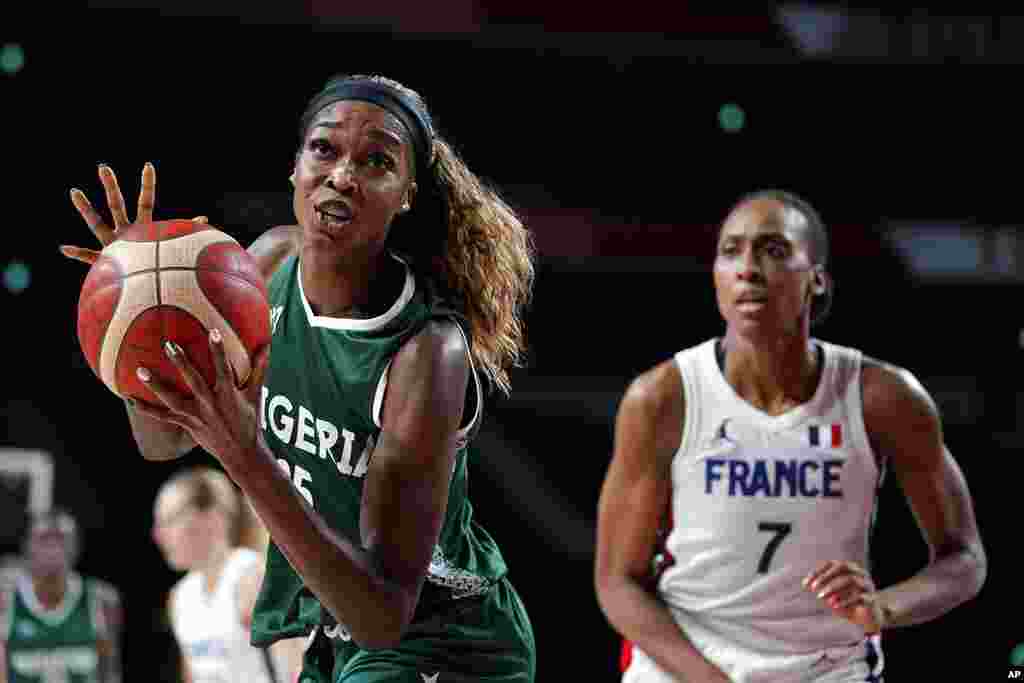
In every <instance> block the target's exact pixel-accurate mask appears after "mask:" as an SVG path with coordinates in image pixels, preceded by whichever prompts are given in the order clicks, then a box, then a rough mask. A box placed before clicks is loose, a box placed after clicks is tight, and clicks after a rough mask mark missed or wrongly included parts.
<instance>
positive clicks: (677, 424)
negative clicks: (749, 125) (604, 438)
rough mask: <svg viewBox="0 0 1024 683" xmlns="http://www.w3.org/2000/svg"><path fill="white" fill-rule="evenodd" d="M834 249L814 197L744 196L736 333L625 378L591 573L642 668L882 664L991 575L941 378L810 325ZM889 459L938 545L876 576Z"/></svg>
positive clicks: (632, 672) (738, 673)
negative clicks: (901, 637)
mask: <svg viewBox="0 0 1024 683" xmlns="http://www.w3.org/2000/svg"><path fill="white" fill-rule="evenodd" d="M827 265H828V235H827V231H826V228H825V225H824V224H823V223H822V221H821V219H820V217H819V216H818V214H817V212H816V211H815V210H814V209H813V208H812V207H811V206H810V205H809V204H807V202H806V201H804V200H802V199H800V198H799V197H796V196H794V195H792V194H789V193H785V192H779V191H773V190H770V191H763V192H758V193H755V194H753V195H751V196H748V197H745V198H744V199H742V200H741V201H740V202H739V203H738V204H737V205H736V206H735V207H734V208H733V210H732V211H731V212H730V213H729V215H728V217H727V219H726V221H725V222H724V224H723V226H722V228H721V230H720V233H719V238H718V245H717V250H716V257H715V266H714V284H715V290H716V293H717V298H718V306H719V310H720V311H721V314H722V317H723V318H724V319H725V322H726V330H725V334H724V336H723V337H721V338H712V339H709V340H707V341H705V342H704V343H702V344H699V345H697V346H695V347H693V348H690V349H686V350H683V351H681V352H679V353H678V354H676V355H675V357H674V358H672V359H670V360H668V361H665V362H663V363H661V364H660V365H658V366H656V367H654V368H653V369H651V370H649V371H648V372H646V373H644V374H643V375H641V376H640V377H639V378H637V379H636V380H635V381H634V382H633V383H632V385H631V386H630V387H629V389H628V391H627V392H626V395H625V397H624V399H623V401H622V404H621V406H620V407H619V412H618V417H617V422H616V433H615V449H614V455H613V458H612V463H611V466H610V467H609V470H608V473H607V475H606V479H605V483H604V488H603V490H602V493H601V500H600V505H599V520H598V527H599V531H598V552H597V562H596V567H595V580H596V586H597V593H598V597H599V600H600V603H601V607H602V608H603V609H604V611H605V614H606V615H607V617H608V619H609V621H610V622H611V624H612V625H613V626H614V627H615V628H616V630H618V632H619V633H621V634H622V635H623V636H624V637H626V638H627V639H629V640H631V641H633V643H635V645H636V647H635V648H633V649H632V652H631V654H632V657H631V660H630V661H629V662H628V667H627V668H626V671H625V675H624V677H623V680H624V681H627V682H628V683H640V682H643V683H668V682H669V681H678V680H699V681H702V682H705V683H707V682H711V683H714V682H717V681H723V682H724V681H735V682H738V683H754V682H755V681H758V682H762V681H764V682H767V681H773V682H774V681H821V682H824V681H828V682H829V683H848V682H852V681H875V682H877V681H880V680H881V672H882V666H883V661H882V651H881V633H882V631H883V630H885V629H889V628H895V627H899V626H906V625H911V624H919V623H923V622H926V621H929V620H932V619H936V618H938V617H939V616H941V615H943V614H945V613H946V612H948V611H949V610H951V609H953V608H954V607H956V606H957V605H959V604H961V603H963V602H964V601H966V600H969V599H971V598H973V597H974V596H975V595H976V594H977V593H978V591H979V590H980V589H981V586H982V584H983V582H984V580H985V574H986V559H985V552H984V549H983V547H982V543H981V538H980V535H979V533H978V528H977V524H976V521H975V517H974V510H973V504H972V501H971V496H970V493H969V491H968V488H967V484H966V482H965V480H964V476H963V474H962V473H961V471H960V468H959V467H958V465H957V463H956V461H955V460H954V459H953V457H952V455H951V454H950V452H949V450H948V449H947V447H946V445H945V442H944V439H943V433H942V424H941V420H940V418H939V415H938V411H937V409H936V406H935V404H934V402H933V401H932V398H931V397H930V396H929V394H928V392H927V391H926V390H925V389H924V388H923V387H922V386H921V384H920V383H919V382H918V381H917V379H915V378H914V376H913V375H912V374H911V373H909V372H908V371H906V370H904V369H902V368H898V367H894V366H892V365H889V364H887V363H884V362H881V361H878V360H875V359H873V358H869V357H867V356H864V355H863V354H861V352H859V351H857V350H855V349H851V348H847V347H843V346H838V345H836V344H830V343H827V342H824V341H821V340H818V339H815V338H812V337H811V336H810V327H811V323H812V322H816V321H818V320H820V319H821V317H822V316H823V315H824V314H825V312H827V310H828V308H829V305H830V303H831V296H832V284H831V279H830V276H829V273H828V270H827ZM886 469H892V470H893V472H894V473H895V475H896V477H897V479H898V480H899V484H900V487H901V489H902V490H903V492H904V494H905V496H906V498H907V502H908V504H909V506H910V508H911V509H912V510H913V512H914V514H915V516H916V519H917V522H918V525H919V527H920V529H921V532H922V535H923V537H924V540H925V541H926V542H927V544H928V547H929V550H930V561H929V562H928V564H927V565H926V566H925V567H924V568H923V569H921V570H920V571H919V572H918V573H917V574H915V575H914V576H912V577H910V578H908V579H906V580H904V581H901V582H898V583H896V584H894V585H892V586H888V587H886V588H885V589H882V590H879V589H878V588H876V587H875V585H874V583H873V581H872V578H871V572H870V565H869V560H868V541H869V539H870V536H871V529H872V525H873V522H874V515H875V509H876V502H877V492H878V489H879V487H880V486H881V483H882V477H883V474H884V472H885V471H886ZM666 510H667V511H668V512H669V515H668V520H669V527H668V528H669V531H668V533H667V535H665V536H663V537H662V538H659V536H658V530H659V523H660V522H661V521H662V520H663V519H664V518H665V513H666ZM673 522H674V524H673ZM659 545H660V547H659ZM659 555H660V558H661V559H660V560H659V561H658V562H657V563H656V564H657V566H656V567H654V570H655V571H654V572H653V575H652V566H651V558H652V557H654V558H658V557H659ZM652 578H653V580H654V585H653V590H652V585H651V580H652Z"/></svg>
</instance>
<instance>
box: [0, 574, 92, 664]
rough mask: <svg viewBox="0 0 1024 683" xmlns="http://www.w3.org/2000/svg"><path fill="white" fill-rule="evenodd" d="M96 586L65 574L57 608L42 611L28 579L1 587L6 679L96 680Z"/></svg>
mask: <svg viewBox="0 0 1024 683" xmlns="http://www.w3.org/2000/svg"><path fill="white" fill-rule="evenodd" d="M97 590H98V589H97V586H96V585H95V582H93V581H92V580H91V579H83V578H82V577H80V576H78V575H77V574H71V575H69V577H68V586H67V592H66V593H65V595H64V599H63V601H62V602H61V604H60V606H58V607H57V608H55V609H53V610H47V609H45V608H44V607H43V606H42V605H40V604H39V601H38V600H37V598H36V595H35V591H34V589H33V588H32V580H31V579H30V578H29V577H28V576H27V575H22V576H19V577H18V578H17V579H16V581H15V584H14V585H13V586H12V587H11V588H10V589H9V590H8V591H7V595H6V599H5V600H4V604H5V611H6V614H5V616H4V623H3V625H2V627H0V639H2V640H4V641H5V646H6V648H5V649H6V656H7V661H5V662H4V666H5V667H6V668H7V680H8V681H9V683H95V681H98V680H99V652H98V649H97V642H98V640H99V639H100V637H101V634H102V633H103V631H104V628H103V617H102V611H101V610H100V609H99V603H98V601H97V599H96V592H97Z"/></svg>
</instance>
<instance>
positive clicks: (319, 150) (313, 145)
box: [306, 138, 334, 157]
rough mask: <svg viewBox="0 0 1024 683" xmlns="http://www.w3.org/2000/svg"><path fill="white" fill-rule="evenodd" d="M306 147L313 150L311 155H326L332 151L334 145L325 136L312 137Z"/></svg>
mask: <svg viewBox="0 0 1024 683" xmlns="http://www.w3.org/2000/svg"><path fill="white" fill-rule="evenodd" d="M306 147H307V148H308V149H309V150H310V151H311V152H313V156H318V157H327V156H330V155H331V154H333V153H334V147H332V146H331V143H330V142H328V141H327V140H326V139H325V138H313V139H312V140H310V141H309V144H308V145H306Z"/></svg>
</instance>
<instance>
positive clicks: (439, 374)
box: [392, 319, 469, 384]
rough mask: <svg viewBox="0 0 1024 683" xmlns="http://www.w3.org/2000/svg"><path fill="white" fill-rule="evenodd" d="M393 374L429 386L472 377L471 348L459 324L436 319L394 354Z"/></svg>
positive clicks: (425, 325) (427, 323)
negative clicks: (422, 382) (418, 379)
mask: <svg viewBox="0 0 1024 683" xmlns="http://www.w3.org/2000/svg"><path fill="white" fill-rule="evenodd" d="M392 375H396V376H398V377H402V378H404V379H406V380H408V379H410V378H412V377H417V378H420V380H421V381H425V382H426V383H428V384H432V383H435V382H437V381H442V382H448V381H451V380H457V379H459V377H460V376H461V377H462V379H463V380H465V379H468V377H469V348H468V347H467V345H466V338H465V337H464V336H463V334H462V332H461V331H460V330H459V326H458V324H457V323H456V322H454V321H452V320H447V319H433V320H429V321H427V322H426V324H424V326H423V328H422V329H421V330H419V331H418V332H417V333H416V334H414V335H413V336H412V337H410V338H409V340H408V341H406V342H405V343H404V344H403V345H402V347H401V348H400V349H399V350H398V352H397V353H396V354H395V359H394V364H393V369H392Z"/></svg>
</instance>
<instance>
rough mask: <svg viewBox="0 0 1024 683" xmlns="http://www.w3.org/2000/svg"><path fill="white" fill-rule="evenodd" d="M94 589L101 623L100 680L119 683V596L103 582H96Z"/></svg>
mask: <svg viewBox="0 0 1024 683" xmlns="http://www.w3.org/2000/svg"><path fill="white" fill-rule="evenodd" d="M96 590H97V593H96V600H97V609H98V610H99V612H100V614H99V618H100V623H101V624H102V629H101V633H100V634H99V642H98V644H97V650H98V653H99V667H100V681H102V682H103V683H120V681H121V628H122V624H123V623H124V615H123V613H122V610H121V596H120V595H119V594H118V592H117V590H116V589H114V587H113V586H109V585H107V584H103V583H98V584H97V587H96Z"/></svg>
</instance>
